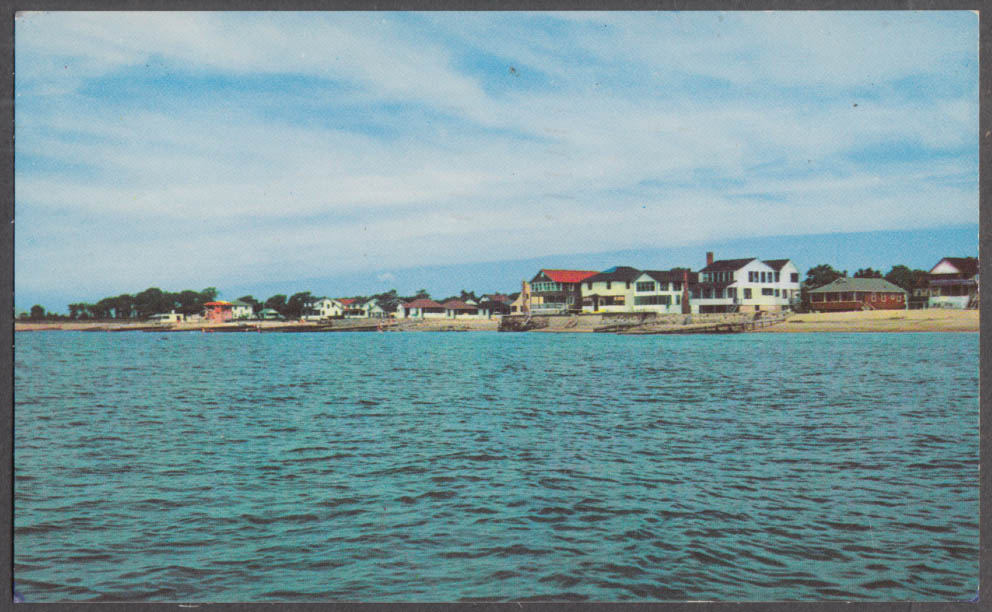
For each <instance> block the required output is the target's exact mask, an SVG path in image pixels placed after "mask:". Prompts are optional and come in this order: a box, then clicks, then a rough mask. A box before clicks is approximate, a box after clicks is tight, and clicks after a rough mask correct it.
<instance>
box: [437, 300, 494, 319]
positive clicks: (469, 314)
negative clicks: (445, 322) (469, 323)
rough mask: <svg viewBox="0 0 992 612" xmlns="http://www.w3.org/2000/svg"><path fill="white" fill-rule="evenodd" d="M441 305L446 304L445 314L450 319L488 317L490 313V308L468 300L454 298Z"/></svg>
mask: <svg viewBox="0 0 992 612" xmlns="http://www.w3.org/2000/svg"><path fill="white" fill-rule="evenodd" d="M441 305H442V306H444V314H445V316H446V317H448V318H449V319H488V318H489V314H490V311H489V309H488V308H485V307H482V306H479V305H478V304H471V303H469V302H468V301H466V302H463V301H461V300H457V299H452V300H448V301H447V302H445V303H444V304H441Z"/></svg>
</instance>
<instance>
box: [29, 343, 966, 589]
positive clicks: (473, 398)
mask: <svg viewBox="0 0 992 612" xmlns="http://www.w3.org/2000/svg"><path fill="white" fill-rule="evenodd" d="M15 340H16V350H15V360H16V361H15V393H16V398H15V403H16V406H15V504H14V506H15V508H14V512H15V515H14V518H15V531H14V556H15V567H14V580H15V583H16V584H17V586H18V590H19V591H20V592H22V593H23V595H24V596H25V598H26V599H27V600H28V601H56V600H85V599H93V598H100V599H113V600H152V601H184V600H200V601H248V600H297V601H313V600H370V601H441V600H446V601H447V600H461V599H476V598H479V599H526V598H535V599H572V598H574V599H591V600H603V601H606V600H610V601H615V600H683V599H719V600H769V599H776V600H781V599H885V600H934V599H938V600H940V599H944V600H958V599H968V598H970V597H972V596H973V595H974V593H975V591H976V590H977V588H978V584H977V581H978V577H977V576H978V440H979V437H978V360H979V358H978V354H979V351H978V334H810V335H807V334H774V335H772V334H769V335H762V334H745V335H732V336H681V337H678V336H641V337H636V336H635V337H623V336H612V335H605V334H575V335H564V334H496V333H464V334H456V333H447V334H445V333H403V334H401V333H378V334H377V333H351V334H332V333H329V334H152V333H139V332H133V333H124V334H107V333H81V332H35V333H19V334H17V337H16V339H15Z"/></svg>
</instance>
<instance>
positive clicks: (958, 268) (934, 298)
mask: <svg viewBox="0 0 992 612" xmlns="http://www.w3.org/2000/svg"><path fill="white" fill-rule="evenodd" d="M929 278H930V300H929V306H930V308H977V307H978V259H977V258H975V257H945V258H943V259H941V260H940V261H939V262H937V265H936V266H934V267H933V268H931V270H930V274H929Z"/></svg>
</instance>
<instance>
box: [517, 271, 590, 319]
mask: <svg viewBox="0 0 992 612" xmlns="http://www.w3.org/2000/svg"><path fill="white" fill-rule="evenodd" d="M596 274H597V272H596V271H594V270H549V269H542V270H541V271H540V272H538V273H537V274H536V275H534V278H532V279H531V281H530V283H529V286H528V284H527V283H525V284H524V285H525V287H527V288H528V290H525V291H523V292H521V293H522V295H521V297H522V299H523V301H525V302H526V301H528V298H527V296H526V295H523V294H527V293H529V295H530V298H529V306H530V312H532V313H534V314H558V313H566V312H579V311H581V310H582V281H584V280H586V279H587V278H589V277H590V276H594V275H596ZM521 306H522V307H525V306H527V304H521Z"/></svg>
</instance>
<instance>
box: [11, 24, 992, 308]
mask: <svg viewBox="0 0 992 612" xmlns="http://www.w3.org/2000/svg"><path fill="white" fill-rule="evenodd" d="M15 137H16V141H15V215H16V226H15V227H16V230H15V301H16V303H17V305H18V306H19V307H21V308H26V307H28V306H30V305H31V304H33V303H36V302H41V303H43V304H44V305H46V306H47V307H48V308H49V309H53V310H60V309H64V307H65V304H66V303H67V302H69V301H75V300H83V301H89V300H96V299H99V298H101V297H104V296H106V295H111V294H118V293H135V292H138V291H141V290H143V289H145V288H147V287H149V286H159V287H162V288H164V289H172V290H178V289H183V288H194V289H200V288H203V287H207V286H216V287H218V288H220V289H221V291H222V295H224V296H225V297H228V298H231V297H237V295H231V294H233V293H238V294H239V295H240V291H241V290H243V289H245V288H257V289H258V290H259V292H264V291H269V290H270V289H271V293H275V292H276V291H277V290H279V288H283V287H284V288H285V289H284V290H283V291H282V292H292V291H293V290H296V289H297V288H302V289H306V290H312V291H313V292H314V293H318V294H331V295H338V294H350V293H370V292H372V291H373V290H385V289H388V288H390V287H396V288H398V289H400V290H401V292H403V291H412V290H415V289H417V288H419V287H423V286H426V287H427V288H428V289H429V290H431V291H432V292H435V293H438V294H447V293H451V292H454V291H456V290H457V289H460V288H462V287H467V288H479V289H482V290H491V289H500V288H503V289H505V290H511V291H512V290H514V288H515V286H516V284H517V283H519V280H520V279H519V277H520V276H521V273H520V270H521V269H523V267H524V266H525V265H526V266H531V265H534V264H536V263H538V262H540V265H545V266H556V265H558V266H561V267H565V266H571V265H578V262H585V263H584V265H588V266H592V267H593V268H605V267H608V266H610V265H615V264H628V265H633V266H640V267H669V262H668V261H666V260H665V258H666V257H669V258H671V259H672V261H671V262H670V265H672V266H674V265H684V264H689V265H693V267H697V268H698V267H699V265H700V263H699V262H701V261H702V258H703V254H704V253H705V251H706V250H712V249H711V247H713V245H717V246H718V247H719V248H718V250H719V254H720V255H723V256H726V257H738V256H751V255H756V256H759V257H764V258H770V257H791V258H793V259H795V260H796V261H797V263H799V264H800V267H801V268H803V267H804V266H806V267H808V266H810V265H815V264H816V263H821V261H820V259H819V258H818V257H817V255H828V254H830V253H833V254H834V255H835V256H836V257H837V259H836V260H831V261H830V263H835V265H837V267H839V268H848V269H851V271H853V270H854V269H856V268H858V267H862V265H864V266H868V265H871V266H875V267H878V266H888V265H891V264H892V263H899V262H905V263H907V264H909V265H916V266H919V267H928V266H930V265H932V264H933V263H935V260H934V256H935V254H938V253H939V254H940V255H936V256H937V257H938V258H939V256H941V255H944V254H947V255H955V256H964V255H977V250H978V239H977V224H978V211H979V205H978V17H977V15H976V14H974V13H971V12H965V11H957V12H931V11H921V12H860V11H859V12H778V13H776V12H733V13H719V12H705V13H694V12H692V13H685V12H682V13H678V12H662V13H649V12H645V13H614V12H603V13H560V14H555V13H551V14H546V13H545V14H541V13H306V14H299V13H270V12H266V13H22V14H19V16H18V18H17V20H16V23H15ZM830 234H833V235H835V240H834V241H833V242H843V241H853V243H852V244H857V245H858V246H857V248H853V247H852V248H851V249H850V250H844V249H840V250H836V249H835V250H829V248H832V247H827V246H826V245H828V244H830V242H831V241H830V240H829V239H825V238H823V236H824V235H830ZM804 236H806V237H809V238H807V239H804V238H803V237H804ZM814 236H819V238H816V239H814V238H812V237H814ZM858 236H861V237H865V236H876V237H879V239H877V240H876V239H869V240H859V239H858V238H857V237H858ZM937 237H939V239H938V238H937ZM890 238H891V239H890ZM824 240H825V242H824ZM818 241H820V242H818ZM862 243H863V244H862ZM815 244H819V245H821V246H820V247H816V248H820V249H821V250H820V251H817V250H816V248H814V246H813V245H815ZM725 248H726V249H729V250H727V251H724V249H725ZM823 249H828V250H823ZM893 249H897V250H898V252H893ZM766 251H767V252H766ZM772 251H774V252H772ZM689 253H698V254H699V255H698V256H697V257H696V258H695V262H693V261H689V262H685V261H681V260H679V261H676V260H675V259H677V258H679V257H686V256H688V254H689ZM618 257H627V258H629V259H627V260H625V261H617V260H616V258H618ZM549 258H551V259H553V261H552V260H550V259H549ZM814 260H815V261H814ZM931 260H934V261H931ZM494 262H516V263H513V264H510V263H505V264H499V263H494ZM598 262H602V263H598ZM861 262H864V263H863V264H861ZM349 283H350V284H349ZM345 285H348V286H345ZM351 285H354V289H353V290H351V289H350V286H351ZM263 290H264V291H263ZM271 293H269V294H271ZM256 297H267V296H259V295H256Z"/></svg>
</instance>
